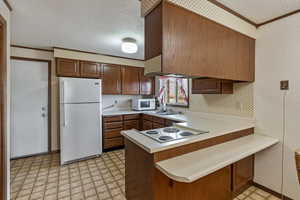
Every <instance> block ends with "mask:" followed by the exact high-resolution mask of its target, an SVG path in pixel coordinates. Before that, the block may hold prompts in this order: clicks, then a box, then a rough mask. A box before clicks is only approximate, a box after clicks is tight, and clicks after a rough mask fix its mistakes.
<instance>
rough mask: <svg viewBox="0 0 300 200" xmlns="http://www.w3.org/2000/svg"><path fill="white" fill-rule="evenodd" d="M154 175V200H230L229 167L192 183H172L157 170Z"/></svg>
mask: <svg viewBox="0 0 300 200" xmlns="http://www.w3.org/2000/svg"><path fill="white" fill-rule="evenodd" d="M155 173H156V175H155V176H156V177H157V179H156V182H155V186H154V187H155V197H154V199H155V200H198V199H199V200H200V199H201V200H231V197H232V196H231V168H230V166H228V167H225V168H222V169H220V170H218V171H216V172H214V173H212V174H210V175H208V176H205V177H203V178H200V179H198V180H196V181H194V182H192V183H182V182H177V181H173V180H172V179H169V178H168V177H167V176H165V175H164V174H162V173H161V172H160V171H159V170H157V169H156V171H155ZM129 200H130V199H129Z"/></svg>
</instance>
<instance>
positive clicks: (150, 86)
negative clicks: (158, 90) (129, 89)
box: [140, 68, 155, 95]
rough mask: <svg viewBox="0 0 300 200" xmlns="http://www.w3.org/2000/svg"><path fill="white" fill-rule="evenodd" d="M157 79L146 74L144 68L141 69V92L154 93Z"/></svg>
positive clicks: (143, 93)
mask: <svg viewBox="0 0 300 200" xmlns="http://www.w3.org/2000/svg"><path fill="white" fill-rule="evenodd" d="M154 87H155V80H154V77H147V76H145V75H144V68H141V69H140V94H141V95H154Z"/></svg>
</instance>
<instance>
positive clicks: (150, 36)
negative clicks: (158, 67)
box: [145, 4, 162, 60]
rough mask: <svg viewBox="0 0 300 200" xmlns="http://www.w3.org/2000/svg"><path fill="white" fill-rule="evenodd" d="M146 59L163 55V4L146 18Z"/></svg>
mask: <svg viewBox="0 0 300 200" xmlns="http://www.w3.org/2000/svg"><path fill="white" fill-rule="evenodd" d="M145 30H147V31H145V43H146V44H147V45H146V46H145V58H146V60H148V59H151V58H154V57H156V56H158V55H160V54H162V4H160V5H158V6H157V8H156V9H154V10H152V11H151V13H150V14H148V15H147V16H146V17H145Z"/></svg>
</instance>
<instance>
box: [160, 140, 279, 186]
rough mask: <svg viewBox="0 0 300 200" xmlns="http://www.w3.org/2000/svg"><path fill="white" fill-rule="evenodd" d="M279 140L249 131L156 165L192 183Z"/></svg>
mask: <svg viewBox="0 0 300 200" xmlns="http://www.w3.org/2000/svg"><path fill="white" fill-rule="evenodd" d="M278 142H279V140H278V139H274V138H270V137H266V136H262V135H258V134H254V135H249V136H245V137H242V138H240V139H236V140H232V141H229V142H226V143H222V144H219V145H215V146H212V147H208V148H205V149H201V150H198V151H194V152H191V153H187V154H184V155H181V156H178V157H174V158H171V159H168V160H164V161H160V162H157V163H156V167H157V168H158V169H159V170H160V171H161V172H163V173H164V174H165V175H166V176H168V177H169V178H171V179H173V180H175V181H178V182H185V183H191V182H193V181H195V180H197V179H199V178H201V177H204V176H206V175H209V174H211V173H213V172H215V171H217V170H219V169H222V168H224V167H226V166H228V165H231V164H233V163H235V162H237V161H239V160H241V159H243V158H246V157H248V156H250V155H253V154H255V153H257V152H259V151H262V150H263V149H266V148H268V147H270V146H272V145H274V144H276V143H278Z"/></svg>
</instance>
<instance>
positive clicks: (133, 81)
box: [122, 66, 140, 95]
mask: <svg viewBox="0 0 300 200" xmlns="http://www.w3.org/2000/svg"><path fill="white" fill-rule="evenodd" d="M139 76H140V68H139V67H128V66H124V67H122V94H127V95H138V94H139V93H140V79H139Z"/></svg>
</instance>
